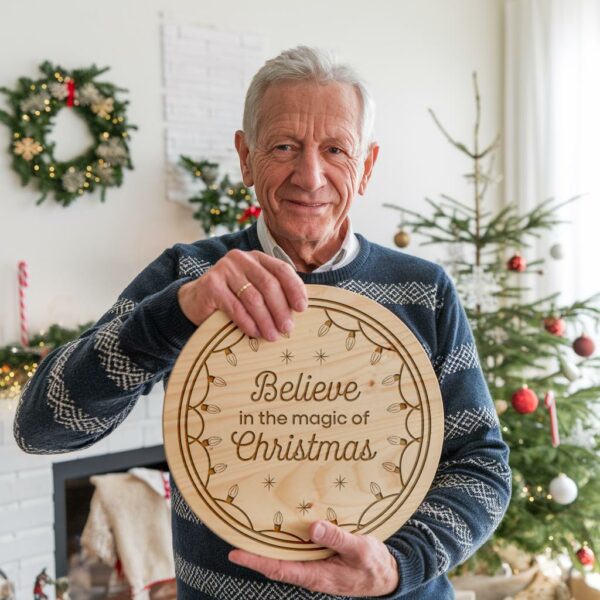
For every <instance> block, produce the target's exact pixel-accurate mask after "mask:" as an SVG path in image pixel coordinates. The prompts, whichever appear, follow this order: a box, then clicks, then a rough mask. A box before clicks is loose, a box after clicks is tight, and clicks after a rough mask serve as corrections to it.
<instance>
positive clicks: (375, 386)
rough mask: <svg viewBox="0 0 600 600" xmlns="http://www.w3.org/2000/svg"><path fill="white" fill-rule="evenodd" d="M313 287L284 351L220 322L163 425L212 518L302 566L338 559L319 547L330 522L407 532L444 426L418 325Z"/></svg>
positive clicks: (190, 489)
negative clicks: (324, 524) (319, 523)
mask: <svg viewBox="0 0 600 600" xmlns="http://www.w3.org/2000/svg"><path fill="white" fill-rule="evenodd" d="M307 288H308V296H309V305H308V308H307V309H306V310H305V311H304V312H303V313H298V314H295V315H294V324H295V328H294V330H293V331H292V333H291V334H290V335H289V336H287V337H285V336H283V337H281V338H280V339H279V340H278V341H276V342H267V341H265V340H262V339H260V340H257V339H252V338H248V337H247V336H246V335H244V334H243V333H242V332H241V331H240V330H239V329H238V328H237V327H236V326H235V324H233V323H232V322H231V321H230V320H229V318H228V317H226V315H225V314H223V313H220V312H219V313H215V314H214V315H212V316H211V317H210V318H209V319H208V320H207V321H206V322H205V323H203V324H202V326H201V327H199V328H198V330H197V331H196V332H195V333H194V335H193V336H192V337H191V338H190V340H189V341H188V343H187V344H186V346H185V348H184V349H183V351H182V352H181V354H180V356H179V358H178V360H177V362H176V364H175V367H174V368H173V371H172V373H171V376H170V379H169V384H168V387H167V392H166V397H165V405H164V415H163V432H164V441H165V451H166V455H167V460H168V462H169V467H170V469H171V473H172V474H173V477H174V478H175V481H176V483H177V485H178V487H179V489H180V491H181V493H182V495H183V496H184V498H185V499H186V501H187V502H188V504H189V505H190V507H191V508H192V510H194V512H195V513H196V514H197V515H198V517H199V518H200V519H201V521H202V522H203V523H204V524H206V525H207V526H208V527H210V529H212V530H213V531H214V532H215V533H216V534H217V535H219V536H220V537H221V538H223V539H224V540H226V541H228V542H229V543H231V544H232V545H234V546H236V547H238V548H243V549H245V550H248V551H250V552H254V553H257V554H261V555H264V556H270V557H273V558H282V559H291V560H314V559H318V558H324V557H326V556H329V555H331V554H332V552H331V551H330V550H329V549H326V548H323V547H320V546H318V545H316V544H313V543H312V542H311V541H310V540H309V539H308V533H307V532H308V526H309V525H310V523H312V522H313V521H315V520H318V519H327V520H330V521H332V522H334V523H336V524H337V525H338V526H340V527H343V528H344V529H346V530H347V531H350V532H352V533H356V534H371V535H374V536H376V537H377V538H379V539H381V540H385V539H387V538H388V537H389V536H390V535H392V534H393V533H394V532H395V531H397V530H398V529H399V528H400V527H401V525H402V524H403V523H404V522H405V521H406V520H407V519H408V518H409V517H410V516H411V515H412V513H413V512H414V511H415V510H416V508H417V507H418V505H419V504H420V503H421V501H422V499H423V497H424V496H425V494H426V493H427V491H428V489H429V487H430V485H431V481H432V479H433V476H434V474H435V471H436V469H437V465H438V462H439V457H440V452H441V448H442V442H443V427H444V415H443V405H442V398H441V394H440V390H439V386H438V382H437V378H436V376H435V373H434V370H433V368H432V366H431V363H430V361H429V359H428V357H427V355H426V353H425V351H424V350H423V348H422V347H421V345H420V344H419V342H418V340H417V339H416V337H415V336H414V335H413V334H412V333H411V331H410V330H409V329H408V327H407V326H406V325H404V323H403V322H402V321H401V320H400V319H398V318H397V317H396V316H395V315H394V314H393V313H392V312H390V311H389V310H387V309H386V308H385V307H383V306H381V305H379V304H378V303H376V302H375V301H373V300H370V299H368V298H366V297H364V296H361V295H359V294H355V293H353V292H348V291H346V290H341V289H339V288H334V287H329V286H318V285H307Z"/></svg>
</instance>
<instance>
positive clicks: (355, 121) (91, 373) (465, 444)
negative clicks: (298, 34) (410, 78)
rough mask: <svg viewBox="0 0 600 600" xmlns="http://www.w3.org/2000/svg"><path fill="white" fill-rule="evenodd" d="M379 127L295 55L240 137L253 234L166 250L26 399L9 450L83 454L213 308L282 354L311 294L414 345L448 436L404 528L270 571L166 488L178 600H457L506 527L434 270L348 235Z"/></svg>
mask: <svg viewBox="0 0 600 600" xmlns="http://www.w3.org/2000/svg"><path fill="white" fill-rule="evenodd" d="M372 126H373V103H372V100H371V98H370V96H369V93H368V91H367V89H366V88H365V86H364V84H363V83H362V82H361V81H360V79H359V78H358V77H357V76H356V74H355V73H354V72H353V71H352V69H350V68H348V67H346V66H343V65H339V64H337V63H335V61H333V60H332V59H331V58H330V57H329V56H328V55H326V54H324V53H322V52H319V51H316V50H313V49H310V48H306V47H299V48H295V49H293V50H289V51H286V52H283V53H282V54H280V55H279V56H278V57H276V58H274V59H272V60H270V61H268V62H267V63H266V64H265V65H264V66H263V67H262V68H261V69H260V70H259V71H258V73H257V74H256V76H255V77H254V79H253V81H252V83H251V85H250V88H249V90H248V94H247V97H246V105H245V112H244V131H238V132H237V133H236V134H235V145H236V148H237V151H238V153H239V158H240V165H241V169H242V174H243V179H244V182H245V184H246V185H247V186H254V187H255V190H256V195H257V197H258V200H259V202H260V205H261V207H262V209H263V210H262V215H261V217H260V219H259V221H258V223H257V225H255V226H252V227H250V228H248V229H247V230H245V231H242V232H238V233H233V234H229V235H225V236H221V237H218V238H211V239H208V240H202V241H199V242H196V243H194V244H189V245H188V244H177V245H175V246H173V247H172V248H170V249H168V250H166V251H165V252H164V253H163V254H162V255H161V256H160V257H159V258H157V259H156V260H155V261H154V262H153V263H151V264H150V265H149V266H148V267H147V268H146V269H145V270H144V271H143V272H142V273H141V274H140V275H138V276H137V277H136V278H135V279H134V281H133V282H132V283H131V284H130V285H129V286H128V287H127V288H126V289H125V290H124V291H123V293H122V294H121V296H120V297H119V299H118V300H117V302H116V303H115V304H114V306H113V307H112V308H111V309H110V310H108V312H107V313H106V314H105V315H104V316H103V317H102V318H101V319H100V320H99V321H98V323H97V324H96V325H95V326H94V327H92V328H91V329H90V330H88V331H86V332H85V333H84V334H83V335H82V336H81V337H80V338H79V339H78V340H75V341H74V342H71V343H69V344H67V345H65V346H64V347H62V348H58V349H56V350H55V351H54V352H52V353H51V354H50V355H49V356H48V357H47V358H46V359H45V360H44V361H43V362H42V363H41V365H40V367H39V369H38V371H37V373H36V375H35V377H33V378H32V380H31V381H30V383H29V385H27V387H26V389H25V390H24V392H23V396H22V399H21V403H20V405H19V409H18V412H17V415H16V419H15V436H16V439H17V441H18V443H19V444H20V446H21V447H22V448H23V449H24V450H25V451H28V452H62V451H68V450H74V449H78V448H83V447H85V446H89V445H91V444H93V443H94V442H96V441H98V440H99V439H100V438H102V437H103V436H105V435H107V434H108V433H110V432H111V431H112V430H113V429H114V428H115V427H117V426H118V425H119V423H120V422H121V421H122V420H123V419H124V418H125V417H126V416H127V414H128V413H129V411H130V410H131V409H132V407H133V405H134V404H135V401H136V400H137V398H138V397H139V396H140V395H141V394H146V393H148V392H149V391H150V389H151V388H152V386H153V385H154V384H155V383H157V382H158V381H160V380H161V379H162V380H166V379H167V377H168V375H169V373H170V371H171V369H172V367H173V364H174V362H175V360H176V358H177V355H178V354H179V352H180V351H181V349H182V347H183V345H184V344H185V342H186V341H187V340H188V338H189V337H190V336H191V335H192V333H193V332H194V331H195V329H196V327H197V326H199V325H200V324H202V323H203V322H204V321H205V320H206V319H207V318H208V317H209V316H210V315H211V314H213V313H214V312H215V311H216V310H217V309H221V310H223V311H225V313H227V314H228V315H229V316H230V317H231V319H232V320H233V321H234V322H235V323H236V324H237V325H238V326H239V327H240V328H241V329H242V330H243V331H244V332H245V333H246V334H248V335H249V336H252V337H259V336H260V337H263V338H265V339H266V340H276V339H277V338H278V336H280V335H282V334H284V333H286V332H289V331H290V330H291V329H292V327H293V326H294V322H293V314H294V311H302V310H304V309H305V308H306V305H307V296H306V290H305V286H304V284H305V283H319V284H324V285H332V286H339V287H343V288H346V289H350V290H353V291H356V292H359V293H362V294H365V295H367V296H370V297H371V298H373V299H375V300H377V301H378V302H380V303H381V304H383V305H384V306H386V307H387V308H388V309H389V310H391V311H392V312H394V313H395V314H396V315H398V316H399V317H400V318H402V319H403V320H404V322H405V323H406V324H407V325H408V326H409V327H410V328H411V329H412V331H413V332H414V333H415V335H416V336H417V337H418V338H419V340H420V341H421V342H422V344H423V346H424V347H425V348H426V350H427V351H428V352H429V353H430V356H431V358H432V361H433V364H434V365H435V367H436V372H437V375H438V378H439V382H440V387H441V390H442V396H443V399H444V405H445V414H446V423H445V438H444V446H443V451H442V457H441V462H440V465H439V469H438V472H437V475H436V477H435V480H434V482H433V485H432V487H431V489H430V490H429V492H428V494H427V496H426V498H425V501H424V502H423V503H422V504H421V506H420V507H419V509H418V510H417V511H416V512H415V514H414V515H413V516H412V517H411V518H410V519H409V520H408V521H407V522H406V524H405V525H404V526H403V527H402V528H401V529H400V530H399V531H397V532H396V533H395V534H394V535H393V536H391V537H390V538H389V539H387V540H386V541H385V543H384V542H380V541H378V540H376V539H374V538H372V537H370V536H368V535H364V536H361V535H354V534H351V533H348V532H347V531H344V530H342V529H340V528H338V527H336V526H335V525H333V524H332V523H329V522H323V521H319V522H315V523H313V524H312V525H311V528H310V534H311V539H312V540H313V541H314V542H315V543H318V544H321V545H323V546H327V547H330V548H332V549H333V550H335V552H336V554H334V555H333V556H332V557H330V558H327V559H324V560H318V561H311V562H293V561H289V562H288V561H278V560H273V559H269V558H264V557H259V556H256V555H253V554H250V553H248V552H245V551H242V550H238V549H233V548H232V547H231V546H230V545H229V544H227V543H226V542H225V541H223V540H221V539H220V538H218V537H217V536H216V535H215V534H213V533H212V532H211V531H210V530H208V529H207V528H206V527H205V526H203V525H202V523H201V522H200V521H199V520H198V519H197V518H196V516H195V515H194V514H193V513H192V511H191V510H190V508H189V507H188V506H187V504H186V503H185V501H184V500H183V498H182V497H181V495H180V494H179V492H178V490H177V488H176V487H174V490H173V533H174V552H175V564H176V571H177V579H178V598H179V599H180V600H185V599H187V598H189V599H192V598H194V599H197V598H218V599H220V600H233V599H239V600H250V599H255V600H259V599H282V600H283V599H286V600H288V599H289V600H292V599H309V598H312V599H317V598H319V599H324V598H328V597H332V596H336V597H338V596H350V597H365V596H366V597H375V596H376V597H384V598H389V599H392V598H393V599H395V600H400V599H409V598H411V599H412V598H415V599H416V598H419V599H431V600H444V599H447V598H452V597H453V592H452V588H451V586H450V584H449V582H448V579H447V577H446V575H445V573H446V572H447V571H448V570H449V569H450V568H452V567H453V566H454V565H456V564H458V563H460V562H461V561H463V560H465V559H466V558H467V557H468V556H469V555H470V554H472V553H473V552H474V551H475V549H476V548H477V547H478V546H480V545H481V544H482V543H483V542H484V541H485V540H486V539H487V537H488V536H489V535H490V534H491V532H492V531H493V530H494V528H495V527H496V525H497V524H498V522H499V520H500V518H501V517H502V515H503V513H504V510H505V508H506V505H507V502H508V499H509V495H510V470H509V468H508V466H507V448H506V446H505V444H504V443H503V442H502V439H501V436H500V432H499V429H498V423H497V419H496V416H495V412H494V407H493V405H492V402H491V400H490V397H489V393H488V391H487V388H486V385H485V382H484V378H483V376H482V373H481V370H480V368H479V365H478V362H477V358H476V356H477V353H476V350H475V347H474V344H473V340H472V336H471V332H470V329H469V326H468V323H467V321H466V317H465V315H464V312H463V310H462V308H461V306H460V303H459V301H458V300H457V297H456V293H455V291H454V288H453V286H452V284H451V282H450V281H449V279H448V277H447V276H446V275H445V273H444V271H443V270H442V269H441V268H440V267H438V266H436V265H434V264H432V263H429V262H426V261H424V260H420V259H416V258H413V257H409V256H407V255H404V254H402V253H400V252H397V251H393V250H389V249H386V248H384V247H381V246H378V245H376V244H374V243H371V242H369V241H367V240H366V239H365V238H363V237H362V236H360V235H357V234H354V232H353V230H352V225H351V223H350V219H349V217H348V211H349V209H350V206H351V204H352V202H353V200H354V198H355V196H356V195H357V194H364V192H365V190H366V188H367V184H368V182H369V179H370V177H371V174H372V171H373V166H374V164H375V162H376V160H377V154H378V151H379V148H378V146H377V145H376V144H375V143H373V142H372V140H371V136H372Z"/></svg>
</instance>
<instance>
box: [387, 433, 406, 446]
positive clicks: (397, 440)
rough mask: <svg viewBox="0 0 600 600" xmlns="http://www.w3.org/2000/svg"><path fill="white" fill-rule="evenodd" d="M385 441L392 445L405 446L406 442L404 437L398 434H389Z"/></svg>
mask: <svg viewBox="0 0 600 600" xmlns="http://www.w3.org/2000/svg"><path fill="white" fill-rule="evenodd" d="M387 441H388V442H389V443H390V444H392V446H406V444H407V441H406V438H403V437H400V436H399V435H390V436H389V437H388V439H387Z"/></svg>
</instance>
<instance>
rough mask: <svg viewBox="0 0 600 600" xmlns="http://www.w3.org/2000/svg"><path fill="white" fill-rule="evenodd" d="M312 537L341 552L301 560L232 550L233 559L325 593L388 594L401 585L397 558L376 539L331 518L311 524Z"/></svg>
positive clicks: (264, 572) (349, 594) (277, 579)
mask: <svg viewBox="0 0 600 600" xmlns="http://www.w3.org/2000/svg"><path fill="white" fill-rule="evenodd" d="M310 539H311V540H312V541H313V542H315V543H316V544H320V545H321V546H325V547H327V548H331V549H332V550H335V551H336V552H337V554H335V555H334V556H330V557H329V558H325V559H323V560H315V561H307V562H299V561H287V560H276V559H273V558H266V557H264V556H257V555H256V554H252V553H250V552H246V551H245V550H232V551H231V552H230V553H229V560H230V561H231V562H233V563H235V564H237V565H241V566H242V567H247V568H248V569H253V570H255V571H258V572H259V573H262V574H263V575H265V576H266V577H269V578H270V579H274V580H275V581H281V582H284V583H291V584H293V585H298V586H301V587H303V588H306V589H308V590H311V591H313V592H321V593H323V594H332V595H341V596H384V595H386V594H390V593H391V592H393V591H394V590H395V589H396V588H397V587H398V582H399V574H398V566H397V563H396V560H395V559H394V557H393V556H392V554H391V553H390V551H389V550H388V549H387V547H386V546H385V544H384V543H383V542H380V541H379V540H377V539H376V538H374V537H372V536H369V535H364V536H363V535H354V534H352V533H348V532H347V531H345V530H344V529H341V528H340V527H337V526H335V525H334V524H333V523H329V522H328V521H317V522H315V523H313V524H312V525H311V526H310Z"/></svg>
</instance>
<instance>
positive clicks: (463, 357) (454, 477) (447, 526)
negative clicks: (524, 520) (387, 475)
mask: <svg viewBox="0 0 600 600" xmlns="http://www.w3.org/2000/svg"><path fill="white" fill-rule="evenodd" d="M440 287H441V294H440V297H439V301H438V310H437V315H436V327H437V348H435V349H434V358H433V364H434V368H435V370H436V372H437V375H438V380H439V382H440V388H441V391H442V397H443V401H444V411H445V424H444V428H445V431H444V445H443V450H442V456H441V460H440V464H439V467H438V470H437V473H436V476H435V479H434V481H433V483H432V486H431V488H430V490H429V492H428V493H427V495H426V497H425V499H424V501H423V502H422V504H421V505H420V506H419V508H418V509H417V511H416V512H415V513H414V514H413V515H412V517H411V518H410V519H409V520H408V521H407V522H406V523H405V524H404V526H403V527H402V528H401V529H400V530H399V531H398V532H396V534H394V535H393V536H392V537H390V538H389V539H388V540H386V545H387V546H388V548H389V550H390V552H391V553H392V554H393V555H394V557H395V558H396V560H397V562H398V565H399V571H400V583H399V586H398V588H397V589H396V590H395V591H394V592H393V593H392V594H390V595H388V596H385V597H384V598H386V599H390V600H391V599H396V598H400V597H404V594H408V595H410V597H411V598H412V597H413V596H412V595H411V592H412V593H417V594H418V588H419V587H420V586H422V585H424V584H426V583H427V582H430V581H431V580H433V579H434V578H436V577H438V576H439V575H441V574H443V573H446V572H447V571H448V570H450V569H451V568H453V567H454V566H456V565H457V564H460V563H461V562H463V561H464V560H465V559H466V558H468V557H469V556H470V555H472V554H473V553H474V552H475V551H476V550H477V548H478V547H479V546H481V545H482V544H483V543H484V542H485V541H486V540H487V539H488V538H489V536H490V535H491V533H492V532H493V531H494V529H495V528H496V527H497V525H498V524H499V522H500V520H501V518H502V516H503V515H504V512H505V510H506V507H507V505H508V501H509V499H510V493H511V483H510V482H511V472H510V468H509V466H508V448H507V446H506V444H505V443H504V442H503V441H502V437H501V434H500V430H499V424H498V420H497V417H496V412H495V409H494V405H493V403H492V400H491V398H490V395H489V391H488V388H487V385H486V383H485V380H484V377H483V374H482V371H481V368H480V365H479V360H478V357H477V350H476V348H475V344H474V342H473V337H472V332H471V329H470V326H469V323H468V321H467V317H466V315H465V312H464V310H463V308H462V305H461V303H460V301H459V300H458V297H457V294H456V291H455V289H454V286H453V284H452V282H451V281H450V280H449V278H448V277H447V276H446V275H445V274H444V283H443V284H442V285H441V286H440ZM415 597H416V596H415Z"/></svg>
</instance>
